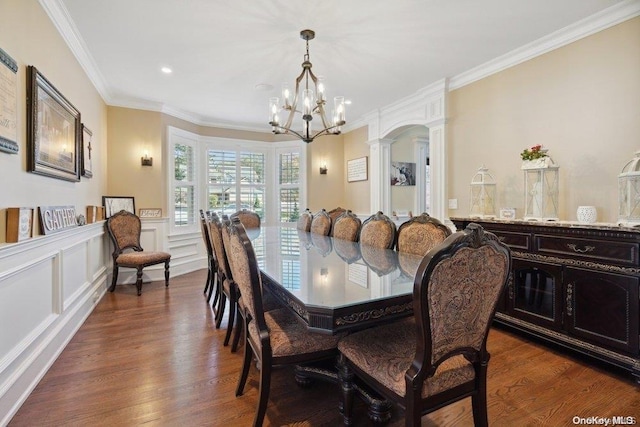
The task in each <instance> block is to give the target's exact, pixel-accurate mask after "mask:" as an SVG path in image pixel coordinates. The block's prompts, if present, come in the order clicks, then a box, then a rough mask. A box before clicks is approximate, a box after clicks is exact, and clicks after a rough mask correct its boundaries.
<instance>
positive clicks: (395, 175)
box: [391, 162, 416, 186]
mask: <svg viewBox="0 0 640 427" xmlns="http://www.w3.org/2000/svg"><path fill="white" fill-rule="evenodd" d="M391 185H404V186H407V185H416V164H415V163H406V162H391Z"/></svg>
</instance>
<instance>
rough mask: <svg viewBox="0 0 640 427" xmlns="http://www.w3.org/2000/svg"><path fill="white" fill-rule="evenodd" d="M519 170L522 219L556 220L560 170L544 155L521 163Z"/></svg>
mask: <svg viewBox="0 0 640 427" xmlns="http://www.w3.org/2000/svg"><path fill="white" fill-rule="evenodd" d="M543 151H545V152H546V150H543ZM521 169H522V170H523V171H524V201H525V205H524V219H525V220H530V219H536V220H542V221H556V220H558V175H559V173H558V170H559V169H560V168H559V167H558V166H556V164H555V163H553V160H552V159H551V157H549V156H547V155H546V154H545V157H542V158H538V159H535V160H525V161H523V162H522V167H521Z"/></svg>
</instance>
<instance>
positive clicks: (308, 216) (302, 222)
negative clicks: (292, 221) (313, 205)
mask: <svg viewBox="0 0 640 427" xmlns="http://www.w3.org/2000/svg"><path fill="white" fill-rule="evenodd" d="M311 221H313V214H312V213H311V211H310V210H309V209H308V208H307V209H305V211H304V212H302V214H300V218H298V222H297V223H296V228H297V229H298V230H300V231H306V232H309V231H311Z"/></svg>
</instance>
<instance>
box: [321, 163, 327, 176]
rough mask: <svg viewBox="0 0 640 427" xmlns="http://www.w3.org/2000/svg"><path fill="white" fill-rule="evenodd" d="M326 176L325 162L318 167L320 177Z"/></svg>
mask: <svg viewBox="0 0 640 427" xmlns="http://www.w3.org/2000/svg"><path fill="white" fill-rule="evenodd" d="M326 174H327V162H323V163H322V165H321V166H320V175H326Z"/></svg>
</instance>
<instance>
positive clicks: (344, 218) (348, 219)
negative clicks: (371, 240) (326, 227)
mask: <svg viewBox="0 0 640 427" xmlns="http://www.w3.org/2000/svg"><path fill="white" fill-rule="evenodd" d="M361 226H362V221H361V220H360V218H358V217H357V216H356V215H354V214H353V212H351V211H350V210H347V211H346V212H344V213H343V214H342V215H340V216H339V217H338V218H336V219H335V221H333V226H332V227H331V236H333V237H336V238H338V239H343V240H349V241H351V242H357V241H358V237H360V227H361Z"/></svg>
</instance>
